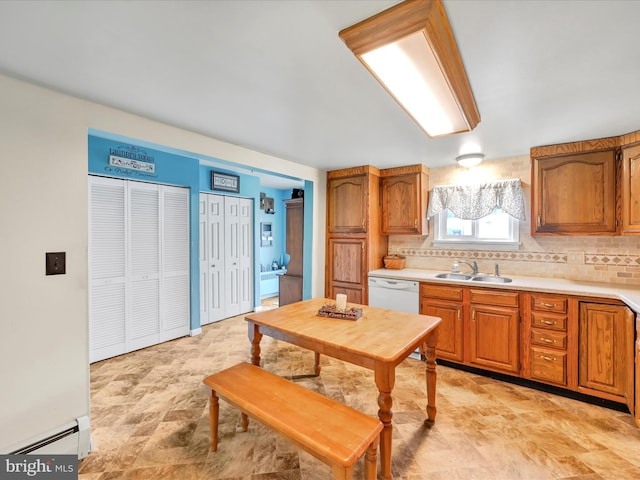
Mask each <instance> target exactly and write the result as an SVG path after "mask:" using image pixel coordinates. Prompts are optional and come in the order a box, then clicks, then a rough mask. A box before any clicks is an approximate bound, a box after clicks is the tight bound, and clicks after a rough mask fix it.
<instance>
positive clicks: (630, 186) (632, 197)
mask: <svg viewBox="0 0 640 480" xmlns="http://www.w3.org/2000/svg"><path fill="white" fill-rule="evenodd" d="M621 183H622V188H621V195H622V233H623V234H625V235H640V144H636V145H633V146H631V147H627V148H623V149H622V180H621Z"/></svg>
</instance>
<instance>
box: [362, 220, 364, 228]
mask: <svg viewBox="0 0 640 480" xmlns="http://www.w3.org/2000/svg"><path fill="white" fill-rule="evenodd" d="M362 230H364V218H363V219H362Z"/></svg>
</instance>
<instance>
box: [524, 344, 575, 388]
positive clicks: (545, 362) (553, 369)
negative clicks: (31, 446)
mask: <svg viewBox="0 0 640 480" xmlns="http://www.w3.org/2000/svg"><path fill="white" fill-rule="evenodd" d="M531 378H532V379H533V380H540V381H543V382H551V383H557V384H559V385H565V386H566V385H567V354H566V353H565V352H557V351H553V350H545V349H542V348H536V347H532V348H531Z"/></svg>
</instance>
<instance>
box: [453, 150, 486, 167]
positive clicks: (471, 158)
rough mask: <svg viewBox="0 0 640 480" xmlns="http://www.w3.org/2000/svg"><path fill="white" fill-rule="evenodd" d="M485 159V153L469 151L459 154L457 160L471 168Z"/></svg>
mask: <svg viewBox="0 0 640 480" xmlns="http://www.w3.org/2000/svg"><path fill="white" fill-rule="evenodd" d="M483 159H484V154H482V153H467V154H465V155H458V156H457V157H456V162H458V165H460V166H461V167H466V168H471V167H475V166H476V165H478V164H479V163H480V162H482V160H483Z"/></svg>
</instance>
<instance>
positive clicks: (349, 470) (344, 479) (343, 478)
mask: <svg viewBox="0 0 640 480" xmlns="http://www.w3.org/2000/svg"><path fill="white" fill-rule="evenodd" d="M332 470H333V476H334V478H335V479H336V480H351V475H353V465H352V466H350V467H343V466H342V465H334V466H333V468H332Z"/></svg>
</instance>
